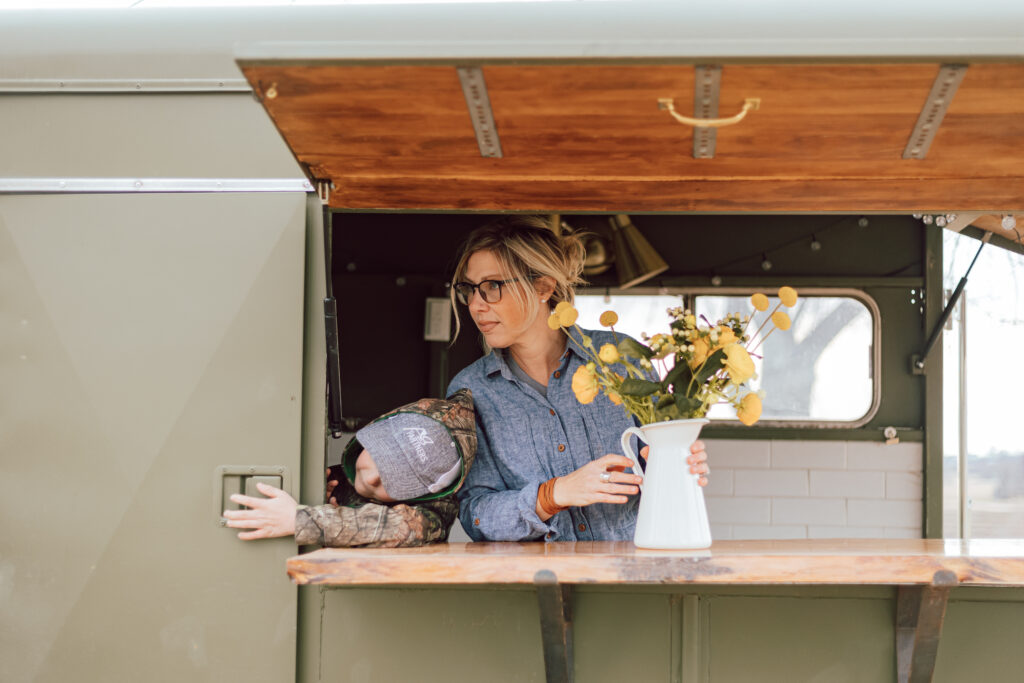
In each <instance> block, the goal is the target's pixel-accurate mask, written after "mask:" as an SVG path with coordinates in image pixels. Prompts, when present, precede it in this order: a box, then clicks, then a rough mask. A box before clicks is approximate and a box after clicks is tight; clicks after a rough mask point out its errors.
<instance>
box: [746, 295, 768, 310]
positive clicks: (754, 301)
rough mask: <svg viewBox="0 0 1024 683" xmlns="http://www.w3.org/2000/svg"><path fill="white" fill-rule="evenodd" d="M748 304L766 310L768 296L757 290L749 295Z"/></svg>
mask: <svg viewBox="0 0 1024 683" xmlns="http://www.w3.org/2000/svg"><path fill="white" fill-rule="evenodd" d="M750 305H751V306H753V307H754V308H756V309H757V310H759V311H767V310H768V297H766V296H765V295H764V294H762V293H761V292H758V293H757V294H755V295H754V296H752V297H750Z"/></svg>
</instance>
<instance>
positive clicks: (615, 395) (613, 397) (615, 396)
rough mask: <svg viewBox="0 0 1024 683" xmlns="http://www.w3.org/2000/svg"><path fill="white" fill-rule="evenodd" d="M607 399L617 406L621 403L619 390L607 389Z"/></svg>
mask: <svg viewBox="0 0 1024 683" xmlns="http://www.w3.org/2000/svg"><path fill="white" fill-rule="evenodd" d="M608 400H609V401H611V402H612V403H614V404H615V405H617V406H621V405H622V396H620V395H619V392H617V391H615V390H614V389H609V390H608Z"/></svg>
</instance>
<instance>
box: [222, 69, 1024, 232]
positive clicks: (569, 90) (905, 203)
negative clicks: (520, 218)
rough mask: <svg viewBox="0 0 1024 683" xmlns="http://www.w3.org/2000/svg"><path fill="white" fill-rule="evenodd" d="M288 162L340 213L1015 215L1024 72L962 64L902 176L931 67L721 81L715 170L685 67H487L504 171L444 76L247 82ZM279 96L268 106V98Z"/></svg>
mask: <svg viewBox="0 0 1024 683" xmlns="http://www.w3.org/2000/svg"><path fill="white" fill-rule="evenodd" d="M242 66H243V72H244V73H245V75H246V77H247V78H248V79H249V81H250V82H251V83H252V84H253V87H254V89H255V91H256V93H257V95H258V96H261V97H262V102H263V104H264V106H265V107H266V109H267V111H268V113H269V114H270V116H271V118H272V119H273V120H274V123H275V125H276V126H277V127H278V129H279V130H280V132H281V134H282V135H283V137H284V138H285V140H286V141H287V143H288V144H289V146H290V147H291V148H292V151H293V152H294V154H295V156H296V158H297V159H298V160H299V161H300V162H302V163H303V164H304V165H305V166H306V167H307V168H308V169H309V173H310V175H311V176H314V177H316V178H330V179H332V180H333V181H334V183H335V186H336V187H335V191H334V193H333V194H332V196H331V205H332V206H334V207H336V208H349V209H466V210H481V211H483V210H508V209H518V210H543V211H558V210H573V211H625V212H628V211H634V212H635V211H729V212H732V211H786V212H805V211H806V212H811V211H922V212H924V211H933V212H938V211H968V210H974V211H985V212H1002V211H1012V210H1024V167H1022V166H1021V164H1020V159H1019V150H1020V149H1021V148H1022V147H1024V64H1019V63H1011V64H988V63H986V64H974V65H970V66H969V67H968V69H967V73H966V76H965V77H964V80H963V82H962V84H961V86H960V88H959V90H958V92H957V93H956V94H955V96H954V97H953V99H952V101H951V102H950V105H949V109H948V112H947V114H946V117H945V119H944V121H943V122H942V125H941V127H940V128H939V130H938V132H937V134H936V137H935V140H934V141H933V143H932V145H931V148H930V150H929V152H928V156H927V158H926V159H924V160H905V159H902V158H901V157H902V153H903V149H904V147H905V146H906V144H907V141H908V139H909V137H910V134H911V132H912V130H913V128H914V125H915V123H916V121H917V118H918V115H919V114H920V112H921V109H922V107H923V106H924V103H925V100H926V98H927V95H928V93H929V91H930V89H931V86H932V83H933V81H934V79H935V76H936V74H937V73H938V70H939V67H940V65H939V64H937V63H936V64H870V65H858V64H773V65H737V64H730V65H725V66H724V67H723V69H722V86H721V93H720V98H719V101H720V106H719V113H720V115H721V116H729V115H731V114H734V113H736V112H737V111H739V108H740V106H741V104H742V102H743V100H744V98H746V97H760V98H761V108H760V109H759V110H758V111H755V112H752V113H751V114H750V115H749V116H748V117H747V118H746V119H745V120H744V121H742V122H741V123H739V124H738V125H735V126H730V127H726V128H720V129H718V133H717V143H716V154H715V158H713V159H694V158H693V156H692V135H693V129H691V128H689V127H686V126H683V125H680V124H679V123H676V122H675V121H674V120H673V119H672V118H671V117H670V116H669V115H668V113H667V112H664V111H660V110H659V109H658V107H657V100H658V98H661V97H672V98H675V103H676V107H677V109H678V110H679V111H680V112H683V113H690V112H692V111H693V78H694V68H693V66H691V65H649V64H647V65H640V64H635V65H623V64H603V65H601V64H597V65H489V66H485V67H483V73H484V77H485V80H486V83H487V89H488V93H489V96H490V101H491V106H492V109H493V112H494V118H495V123H496V126H497V130H498V134H499V136H500V139H501V146H502V150H503V152H504V157H503V158H501V159H491V158H484V157H481V156H480V152H479V149H478V147H477V143H476V139H475V137H474V133H473V128H472V125H471V122H470V117H469V112H468V110H467V107H466V102H465V99H464V97H463V94H462V90H461V87H460V84H459V79H458V76H457V73H456V70H455V68H454V67H452V66H415V65H395V66H349V65H343V64H333V65H315V64H309V65H294V64H291V65H287V66H266V65H248V66H247V65H245V64H243V65H242ZM271 88H272V89H273V91H274V94H275V96H274V97H273V98H270V97H268V96H267V95H266V93H267V92H268V91H269V90H270V89H271Z"/></svg>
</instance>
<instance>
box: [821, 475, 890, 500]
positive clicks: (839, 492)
mask: <svg viewBox="0 0 1024 683" xmlns="http://www.w3.org/2000/svg"><path fill="white" fill-rule="evenodd" d="M811 495H812V496H815V497H818V498H884V497H885V473H884V472H843V471H835V470H826V471H820V472H819V471H812V472H811Z"/></svg>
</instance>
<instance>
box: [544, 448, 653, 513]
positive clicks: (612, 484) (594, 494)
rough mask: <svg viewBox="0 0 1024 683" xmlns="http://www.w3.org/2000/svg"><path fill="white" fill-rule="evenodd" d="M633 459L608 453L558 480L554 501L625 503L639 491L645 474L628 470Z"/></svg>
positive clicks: (563, 503)
mask: <svg viewBox="0 0 1024 683" xmlns="http://www.w3.org/2000/svg"><path fill="white" fill-rule="evenodd" d="M632 465H633V461H632V460H630V459H629V458H627V457H626V456H624V455H615V454H613V453H609V454H608V455H606V456H604V457H602V458H598V459H597V460H595V461H594V462H591V463H588V464H586V465H584V466H583V467H581V468H579V469H578V470H576V471H575V472H573V473H571V474H567V475H565V476H564V477H559V478H558V479H556V480H555V489H554V492H553V495H554V499H555V503H556V504H557V505H560V506H562V507H575V506H583V505H593V504H594V503H625V502H626V501H628V500H629V498H628V497H627V496H631V495H635V494H637V493H639V491H640V489H639V487H638V486H637V484H639V483H641V482H642V481H643V480H644V479H643V477H641V476H639V475H636V474H626V473H625V472H623V471H622V470H624V469H625V468H627V467H632Z"/></svg>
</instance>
